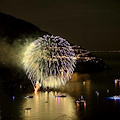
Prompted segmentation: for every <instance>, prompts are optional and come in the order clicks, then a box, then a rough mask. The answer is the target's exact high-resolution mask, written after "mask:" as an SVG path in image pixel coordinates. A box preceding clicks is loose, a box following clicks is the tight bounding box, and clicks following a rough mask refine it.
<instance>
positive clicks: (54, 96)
mask: <svg viewBox="0 0 120 120" xmlns="http://www.w3.org/2000/svg"><path fill="white" fill-rule="evenodd" d="M54 97H66V95H55V96H54Z"/></svg>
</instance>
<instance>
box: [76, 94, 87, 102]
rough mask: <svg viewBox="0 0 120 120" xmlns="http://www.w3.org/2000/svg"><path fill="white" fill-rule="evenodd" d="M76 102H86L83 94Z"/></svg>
mask: <svg viewBox="0 0 120 120" xmlns="http://www.w3.org/2000/svg"><path fill="white" fill-rule="evenodd" d="M75 102H76V103H86V100H85V99H84V98H83V96H82V95H81V96H80V98H79V99H78V100H76V101H75Z"/></svg>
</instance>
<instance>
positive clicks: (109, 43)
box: [0, 0, 120, 51]
mask: <svg viewBox="0 0 120 120" xmlns="http://www.w3.org/2000/svg"><path fill="white" fill-rule="evenodd" d="M0 12H3V13H6V14H9V15H12V16H15V17H17V18H20V19H23V20H25V21H28V22H31V23H33V24H34V25H36V26H38V27H39V28H40V29H41V30H44V31H47V32H49V33H52V34H54V35H60V36H61V37H63V38H65V39H67V40H68V41H70V42H71V43H74V44H78V45H81V46H82V47H84V48H86V49H87V50H107V51H109V50H120V0H0Z"/></svg>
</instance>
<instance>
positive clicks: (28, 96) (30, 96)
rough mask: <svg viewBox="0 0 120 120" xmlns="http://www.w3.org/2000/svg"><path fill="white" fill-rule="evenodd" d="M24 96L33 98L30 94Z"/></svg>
mask: <svg viewBox="0 0 120 120" xmlns="http://www.w3.org/2000/svg"><path fill="white" fill-rule="evenodd" d="M25 98H33V96H32V95H27V96H26V97H25Z"/></svg>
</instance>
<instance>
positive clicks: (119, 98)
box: [107, 95, 120, 100]
mask: <svg viewBox="0 0 120 120" xmlns="http://www.w3.org/2000/svg"><path fill="white" fill-rule="evenodd" d="M107 98H108V99H111V100H120V96H117V95H115V96H113V97H107Z"/></svg>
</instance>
